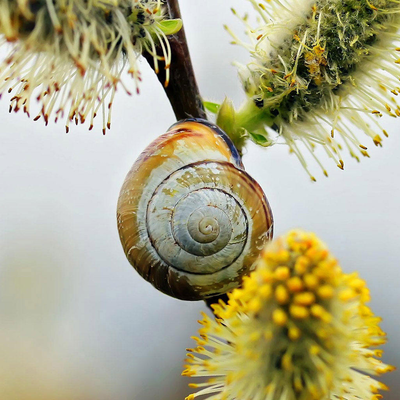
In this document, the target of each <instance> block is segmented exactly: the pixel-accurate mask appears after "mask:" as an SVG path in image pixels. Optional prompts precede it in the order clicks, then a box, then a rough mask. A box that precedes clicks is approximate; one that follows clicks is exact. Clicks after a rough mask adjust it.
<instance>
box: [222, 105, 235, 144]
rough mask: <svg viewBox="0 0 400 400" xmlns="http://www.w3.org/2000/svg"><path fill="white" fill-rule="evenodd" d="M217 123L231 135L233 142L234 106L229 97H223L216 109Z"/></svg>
mask: <svg viewBox="0 0 400 400" xmlns="http://www.w3.org/2000/svg"><path fill="white" fill-rule="evenodd" d="M217 125H218V126H219V127H220V128H221V129H222V130H223V131H224V132H225V133H227V134H228V136H230V137H231V139H232V140H233V142H235V140H234V136H235V134H236V126H235V108H234V107H233V103H232V101H231V100H230V99H228V98H225V100H224V101H223V102H222V104H221V107H220V108H219V110H218V115H217Z"/></svg>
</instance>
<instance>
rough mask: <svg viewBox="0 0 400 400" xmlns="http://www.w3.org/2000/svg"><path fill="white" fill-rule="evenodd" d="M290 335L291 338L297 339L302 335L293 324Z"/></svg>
mask: <svg viewBox="0 0 400 400" xmlns="http://www.w3.org/2000/svg"><path fill="white" fill-rule="evenodd" d="M288 336H289V339H290V340H297V339H299V338H300V336H301V331H300V329H299V328H297V327H296V326H292V327H291V328H289V331H288Z"/></svg>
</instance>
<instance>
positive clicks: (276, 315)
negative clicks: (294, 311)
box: [272, 308, 288, 326]
mask: <svg viewBox="0 0 400 400" xmlns="http://www.w3.org/2000/svg"><path fill="white" fill-rule="evenodd" d="M287 319H288V317H287V315H286V313H285V311H283V310H282V309H281V308H277V309H276V310H274V312H273V313H272V320H273V321H274V322H275V324H276V325H278V326H285V325H286V322H287Z"/></svg>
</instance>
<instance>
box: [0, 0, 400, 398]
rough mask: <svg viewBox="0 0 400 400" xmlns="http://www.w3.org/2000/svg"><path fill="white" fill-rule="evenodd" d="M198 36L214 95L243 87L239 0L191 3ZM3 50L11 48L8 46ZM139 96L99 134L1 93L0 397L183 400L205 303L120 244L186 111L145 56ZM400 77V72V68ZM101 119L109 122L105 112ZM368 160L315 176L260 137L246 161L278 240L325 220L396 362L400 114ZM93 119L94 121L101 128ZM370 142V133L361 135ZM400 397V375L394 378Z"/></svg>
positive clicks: (187, 5) (120, 98) (201, 71)
mask: <svg viewBox="0 0 400 400" xmlns="http://www.w3.org/2000/svg"><path fill="white" fill-rule="evenodd" d="M181 3H182V4H181V10H182V14H183V17H184V21H185V25H186V31H187V37H188V41H189V45H190V48H191V54H192V58H193V62H194V66H195V70H196V73H197V79H198V83H199V86H200V89H201V93H202V95H203V96H204V97H205V98H207V99H209V100H215V101H221V100H222V99H223V98H224V96H229V97H231V98H232V99H233V100H234V101H235V104H236V106H238V105H239V104H240V103H241V101H242V100H243V94H242V92H241V88H240V85H239V82H238V80H237V76H236V70H235V68H234V67H232V66H231V62H232V61H233V60H239V61H242V62H245V61H246V60H248V54H246V52H245V51H244V50H243V49H241V48H239V47H235V46H231V45H230V44H229V41H230V38H229V37H228V35H227V33H226V32H225V31H224V30H223V28H222V24H223V23H227V24H229V25H230V26H231V27H232V28H233V29H234V30H236V31H238V32H241V31H243V28H242V26H241V24H240V23H239V22H238V21H237V20H236V19H235V18H234V17H233V15H232V14H231V13H230V11H229V9H230V7H231V6H234V7H237V8H238V9H242V10H243V9H244V8H245V7H247V8H248V7H249V5H248V4H247V3H246V2H244V1H243V0H231V1H229V2H226V1H215V0H202V1H191V0H182V2H181ZM2 54H4V53H2ZM141 67H142V68H141V69H142V73H143V83H142V85H141V94H140V96H136V95H133V96H131V97H129V96H127V95H125V94H124V93H123V92H122V91H119V93H118V94H117V96H116V101H115V106H114V113H113V121H112V129H111V131H110V132H108V133H107V135H106V136H103V135H102V134H101V127H100V124H101V120H100V119H99V121H97V126H96V127H95V129H94V130H93V131H91V132H88V131H87V126H83V127H81V126H78V127H75V126H73V127H72V129H71V132H70V133H69V134H65V131H64V126H63V124H62V123H59V124H57V125H55V124H53V123H50V124H49V126H48V127H44V126H43V125H42V123H41V122H40V121H39V122H36V123H35V122H33V121H32V120H30V119H28V118H27V117H26V116H25V115H23V114H8V112H7V110H8V99H7V98H3V99H2V100H1V101H0V121H1V125H0V137H1V142H0V143H1V145H0V191H1V194H0V326H1V329H0V377H1V379H0V398H1V399H2V400H50V399H51V400H67V399H68V400H81V399H82V400H111V399H112V400H114V399H118V400H152V399H155V398H158V399H163V400H168V399H171V400H178V399H183V398H184V396H185V395H187V394H188V393H189V390H188V389H187V383H188V379H187V378H182V377H180V373H181V371H182V365H183V359H184V357H185V347H189V346H192V345H193V343H192V341H191V339H190V336H191V335H194V334H195V333H196V331H197V329H198V324H197V322H196V320H197V319H199V312H200V310H205V306H204V304H203V303H202V302H194V303H189V302H180V301H178V300H174V299H172V298H169V297H167V296H165V295H163V294H161V293H158V292H157V291H156V290H154V289H153V287H151V286H150V285H149V284H147V283H146V282H145V281H144V280H142V279H141V278H140V277H139V275H138V274H137V273H136V272H135V271H134V270H133V269H132V267H131V266H130V265H129V264H128V262H127V261H126V259H125V256H124V254H123V251H122V248H121V245H120V242H119V238H118V234H117V228H116V218H115V208H116V202H117V198H118V193H119V190H120V187H121V185H122V182H123V180H124V178H125V175H126V173H127V172H128V170H129V169H130V167H131V165H132V163H133V162H134V161H135V159H136V157H137V156H138V155H139V153H140V152H141V151H142V150H143V149H144V148H145V147H146V146H147V145H148V144H149V143H150V141H152V140H153V139H155V138H156V137H157V136H159V135H160V134H162V133H164V132H165V131H166V130H167V128H168V127H169V126H170V125H171V124H172V123H173V122H174V116H173V113H172V110H171V109H170V106H169V104H168V101H167V99H166V97H165V95H164V93H163V90H162V88H161V87H160V85H159V84H158V81H157V79H156V77H155V76H154V75H153V73H152V71H151V70H150V69H149V67H148V66H147V64H146V63H145V62H144V61H142V62H141ZM399 75H400V74H399ZM99 118H100V117H99ZM386 127H387V130H388V131H389V133H390V137H389V138H388V139H385V140H384V146H383V148H381V149H377V148H375V146H373V145H372V143H371V144H369V152H370V154H371V159H363V160H362V162H361V163H360V164H357V162H355V161H354V160H352V159H350V157H347V155H346V159H345V163H346V170H345V171H344V172H343V171H340V170H339V169H338V168H337V167H335V165H334V164H333V162H332V161H330V160H328V159H327V158H326V157H324V154H323V153H322V152H320V153H319V154H320V155H321V159H322V160H323V161H324V164H325V166H326V168H327V169H328V172H329V174H330V177H329V178H325V177H324V176H323V175H322V174H321V173H320V172H319V170H318V167H317V166H315V165H314V164H313V163H310V164H311V165H312V167H313V172H314V173H315V175H316V177H317V179H318V182H317V183H311V181H310V180H309V178H308V176H307V175H306V173H305V172H304V171H303V169H302V167H301V166H300V164H299V162H298V161H297V159H296V158H295V157H294V156H291V155H289V154H288V148H287V147H285V146H275V147H274V148H272V149H262V148H256V147H255V146H249V148H248V154H247V155H245V156H244V163H245V165H246V168H247V170H248V172H249V173H250V174H251V175H252V176H253V177H254V178H255V179H256V180H257V181H258V182H259V183H260V184H261V186H262V187H263V188H264V190H265V192H266V194H267V197H268V198H269V201H270V203H271V206H272V209H273V212H274V216H275V222H276V225H275V232H276V236H277V235H280V234H282V233H284V232H285V231H287V230H288V229H291V228H295V227H301V228H304V229H306V230H311V231H315V232H316V233H317V234H318V235H319V236H320V237H322V238H323V239H324V240H325V241H326V242H327V243H328V244H329V246H330V248H331V250H332V251H333V252H334V254H335V255H336V257H337V258H338V259H339V260H340V262H341V265H342V268H343V269H344V270H345V271H347V272H351V271H359V272H360V274H361V276H362V277H363V278H364V279H366V280H367V282H368V284H369V287H370V289H371V294H372V303H371V306H372V309H373V310H374V312H375V313H376V314H377V315H380V316H382V317H383V322H382V327H383V329H384V330H385V331H386V332H387V333H388V336H389V344H388V345H386V346H385V355H384V360H385V361H386V362H387V363H390V364H397V365H400V362H399V361H400V357H399V343H398V338H399V336H400V325H399V317H398V313H399V311H398V306H399V300H400V293H399V287H400V285H399V260H400V226H399V225H400V224H399V223H400V210H399V196H400V188H399V173H400V157H399V151H400V137H399V135H400V132H399V131H400V121H396V120H394V119H393V120H390V121H388V120H386ZM96 128H97V129H96ZM364 142H367V141H366V140H364ZM382 380H383V381H384V382H386V383H387V384H389V385H390V386H391V389H392V390H391V392H390V393H388V394H384V398H385V399H388V400H389V399H390V400H394V399H397V397H398V396H397V394H396V393H397V392H398V391H399V390H400V383H399V382H400V380H399V376H398V373H397V372H394V373H391V374H390V375H388V376H385V377H383V379H382Z"/></svg>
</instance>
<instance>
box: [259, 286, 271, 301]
mask: <svg viewBox="0 0 400 400" xmlns="http://www.w3.org/2000/svg"><path fill="white" fill-rule="evenodd" d="M259 294H260V296H261V297H262V298H263V299H269V298H270V297H271V294H272V288H271V285H268V284H265V285H262V286H261V287H260V289H259Z"/></svg>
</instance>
